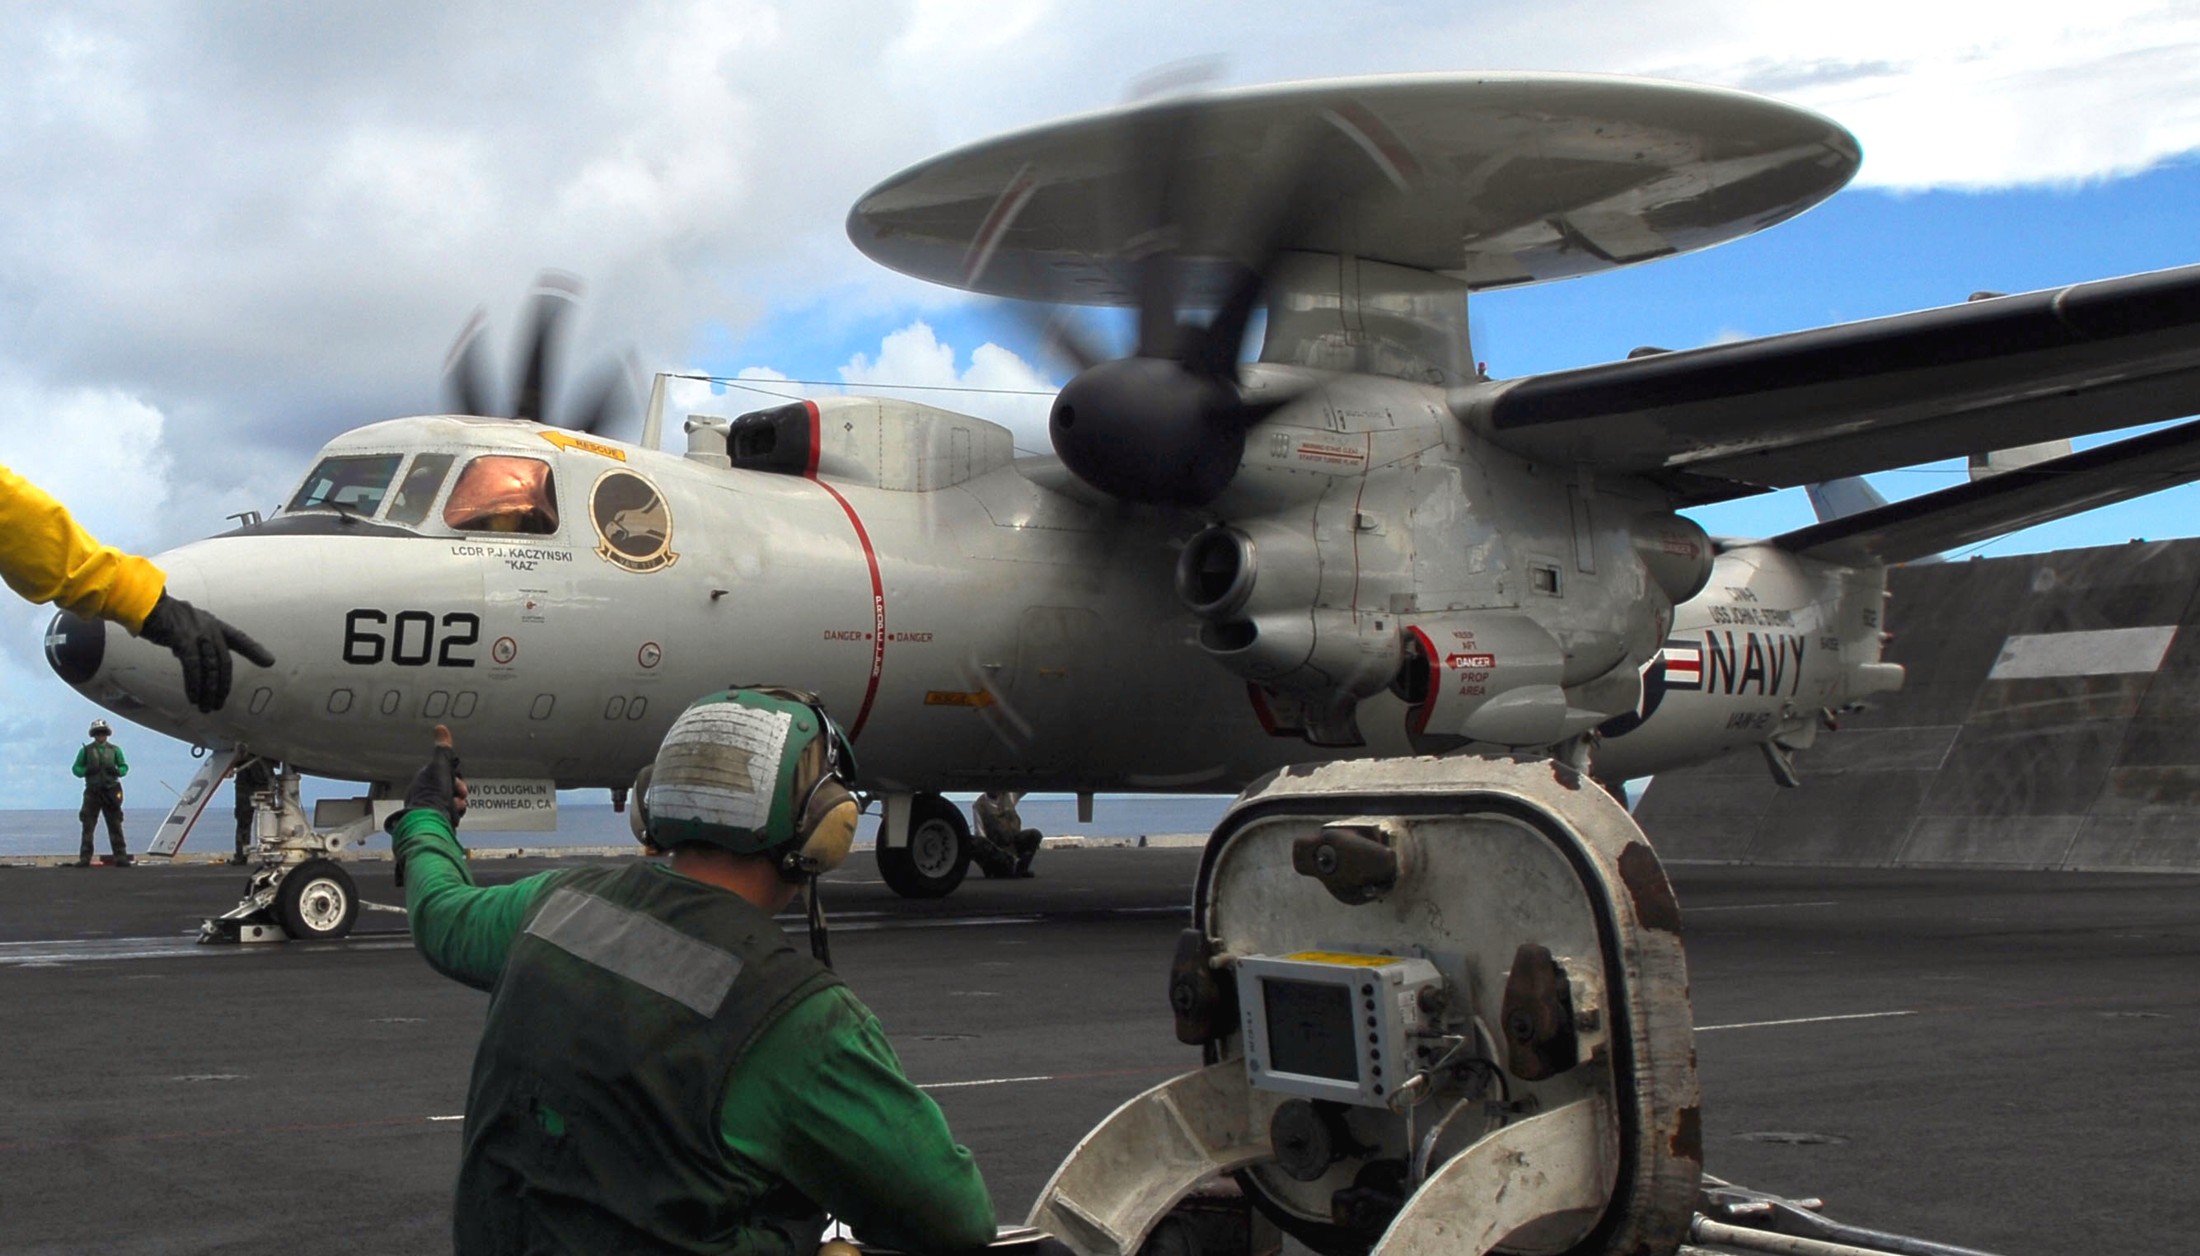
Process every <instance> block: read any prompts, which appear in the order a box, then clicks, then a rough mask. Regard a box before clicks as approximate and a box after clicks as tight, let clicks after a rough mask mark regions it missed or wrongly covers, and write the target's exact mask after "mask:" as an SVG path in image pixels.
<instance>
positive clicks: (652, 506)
mask: <svg viewBox="0 0 2200 1256" xmlns="http://www.w3.org/2000/svg"><path fill="white" fill-rule="evenodd" d="M588 519H589V522H590V523H592V524H594V525H595V528H596V540H597V545H596V557H598V558H601V559H603V560H604V561H605V562H607V563H610V564H612V565H613V566H616V567H623V568H625V569H626V570H628V571H637V572H650V571H661V570H663V569H664V568H666V567H670V566H671V565H672V564H673V563H675V562H678V561H679V559H680V556H679V555H678V554H676V553H674V552H673V551H672V507H671V506H670V505H668V504H666V502H665V496H664V494H662V493H660V492H658V491H657V486H656V485H654V484H652V483H650V482H649V481H648V480H645V479H643V478H642V477H641V476H638V475H636V474H634V473H633V472H632V471H625V470H614V471H606V472H604V473H603V474H602V475H599V476H597V477H596V484H595V487H593V488H591V489H589V490H588Z"/></svg>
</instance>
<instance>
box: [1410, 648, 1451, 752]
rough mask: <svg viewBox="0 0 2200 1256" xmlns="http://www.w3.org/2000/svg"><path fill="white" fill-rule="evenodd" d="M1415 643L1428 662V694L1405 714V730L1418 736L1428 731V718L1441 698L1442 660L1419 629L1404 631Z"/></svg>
mask: <svg viewBox="0 0 2200 1256" xmlns="http://www.w3.org/2000/svg"><path fill="white" fill-rule="evenodd" d="M1406 631H1407V632H1408V633H1410V634H1411V635H1412V637H1413V639H1414V640H1415V641H1418V642H1420V643H1421V657H1423V658H1425V659H1427V660H1428V692H1427V693H1425V694H1423V695H1421V700H1420V701H1419V702H1416V703H1414V704H1413V709H1412V710H1411V711H1408V712H1406V729H1407V731H1409V732H1411V733H1413V734H1414V735H1415V736H1419V735H1420V734H1422V733H1425V732H1427V731H1428V721H1429V717H1430V716H1432V715H1434V714H1436V700H1437V699H1438V698H1440V697H1442V696H1443V693H1444V690H1443V684H1444V660H1443V659H1442V658H1441V657H1439V656H1438V655H1437V653H1436V643H1435V642H1433V641H1430V640H1429V639H1428V634H1427V633H1425V632H1422V631H1421V630H1420V629H1419V628H1408V629H1406Z"/></svg>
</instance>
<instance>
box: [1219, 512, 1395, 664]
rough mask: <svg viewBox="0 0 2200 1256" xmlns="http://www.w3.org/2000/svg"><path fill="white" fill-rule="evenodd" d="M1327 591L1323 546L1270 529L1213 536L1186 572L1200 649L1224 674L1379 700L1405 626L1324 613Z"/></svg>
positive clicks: (1249, 527) (1226, 530)
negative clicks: (1322, 595) (1322, 597)
mask: <svg viewBox="0 0 2200 1256" xmlns="http://www.w3.org/2000/svg"><path fill="white" fill-rule="evenodd" d="M1320 581H1321V560H1320V555H1319V554H1318V552H1317V551H1316V547H1315V543H1314V540H1313V539H1312V538H1311V537H1309V536H1307V535H1306V534H1305V533H1304V532H1300V531H1294V530H1292V529H1288V528H1284V527H1282V526H1279V525H1277V524H1274V523H1269V522H1266V521H1255V522H1252V523H1248V524H1242V525H1217V526H1215V527H1211V528H1208V529H1207V530H1206V531H1204V532H1201V533H1200V534H1199V535H1197V536H1195V537H1193V538H1192V539H1191V541H1190V542H1189V543H1187V544H1186V545H1185V547H1184V553H1183V554H1182V555H1181V556H1180V557H1179V558H1178V560H1177V566H1176V591H1177V596H1178V597H1180V598H1182V599H1183V601H1184V605H1185V606H1186V607H1187V608H1189V609H1190V610H1191V612H1192V614H1194V615H1196V616H1198V617H1199V618H1200V620H1201V621H1203V622H1202V623H1201V625H1200V629H1199V645H1200V648H1201V649H1203V650H1205V651H1207V653H1208V654H1210V655H1212V656H1213V657H1214V659H1215V660H1216V661H1217V662H1219V663H1221V664H1222V665H1223V666H1224V667H1227V668H1229V669H1230V670H1231V671H1233V672H1235V673H1237V674H1238V675H1240V676H1243V677H1244V678H1245V679H1247V680H1250V681H1254V682H1257V683H1259V684H1263V685H1268V686H1271V687H1273V688H1277V689H1283V690H1292V691H1297V692H1302V693H1315V694H1321V695H1323V696H1324V697H1326V698H1328V699H1331V700H1335V701H1351V700H1356V699H1359V698H1364V697H1366V696H1368V695H1369V694H1372V693H1376V692H1379V691H1380V690H1381V689H1382V688H1383V687H1384V686H1385V685H1388V684H1389V683H1390V681H1391V678H1392V677H1394V676H1396V675H1397V672H1398V663H1399V659H1400V657H1401V653H1400V651H1401V647H1400V645H1399V641H1398V632H1397V625H1396V621H1395V620H1392V619H1390V618H1389V617H1388V616H1384V617H1380V618H1379V619H1377V618H1371V617H1370V616H1368V615H1366V614H1364V613H1358V614H1356V613H1354V612H1353V611H1351V610H1350V609H1347V608H1334V609H1333V608H1328V607H1322V606H1317V605H1315V595H1316V593H1317V591H1318V588H1319V585H1320Z"/></svg>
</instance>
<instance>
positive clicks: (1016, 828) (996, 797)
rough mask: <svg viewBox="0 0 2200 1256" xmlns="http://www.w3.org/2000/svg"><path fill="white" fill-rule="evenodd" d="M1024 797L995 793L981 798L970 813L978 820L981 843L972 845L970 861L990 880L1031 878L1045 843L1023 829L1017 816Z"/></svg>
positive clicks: (1034, 832)
mask: <svg viewBox="0 0 2200 1256" xmlns="http://www.w3.org/2000/svg"><path fill="white" fill-rule="evenodd" d="M1022 798H1023V795H1022V794H1020V793H1016V792H1014V791H1011V790H1005V789H996V790H993V791H990V792H988V793H983V794H980V795H978V798H977V801H975V802H973V803H971V804H970V812H971V814H972V815H975V816H976V817H977V818H978V832H977V838H978V840H977V841H975V842H973V843H971V852H970V857H971V859H972V860H974V861H976V863H977V865H978V867H979V869H980V870H981V871H983V872H984V873H985V874H986V875H987V876H989V877H1028V876H1030V875H1032V873H1031V861H1032V858H1033V857H1034V856H1036V855H1037V854H1038V853H1039V843H1040V841H1041V840H1043V838H1042V835H1041V834H1040V832H1039V830H1037V829H1027V828H1025V827H1024V819H1023V817H1022V816H1020V815H1018V814H1017V813H1016V804H1017V802H1018V801H1019V800H1021V799H1022Z"/></svg>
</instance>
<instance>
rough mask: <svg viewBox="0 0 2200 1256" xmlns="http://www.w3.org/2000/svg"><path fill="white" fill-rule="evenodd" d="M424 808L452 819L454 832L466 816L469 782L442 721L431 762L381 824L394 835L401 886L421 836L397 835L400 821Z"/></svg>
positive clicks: (392, 836) (437, 732)
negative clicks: (408, 859)
mask: <svg viewBox="0 0 2200 1256" xmlns="http://www.w3.org/2000/svg"><path fill="white" fill-rule="evenodd" d="M423 809H424V810H428V811H435V812H439V813H441V814H442V816H443V818H444V819H446V820H449V821H450V822H451V829H452V830H453V832H456V830H457V829H458V822H459V820H461V819H462V818H464V817H465V815H466V781H465V778H463V777H461V776H460V775H459V774H458V748H457V747H456V746H454V745H453V744H452V742H451V730H450V729H449V728H448V727H446V726H445V725H442V724H438V725H436V726H435V748H434V749H433V750H430V751H429V752H428V761H427V762H426V763H423V764H421V765H420V770H419V771H418V772H415V773H413V778H412V785H411V786H410V787H408V788H407V789H406V790H405V805H404V807H403V808H402V809H400V810H398V811H396V812H394V813H392V814H391V816H390V818H389V819H388V820H386V821H384V822H383V824H382V827H383V829H384V830H385V831H387V832H388V833H389V834H390V835H391V841H392V846H393V847H394V850H395V853H396V855H397V884H398V885H399V886H400V887H402V886H403V885H404V884H405V858H406V856H407V855H409V854H410V853H411V850H410V848H411V847H412V846H414V845H415V844H416V843H417V841H418V838H417V837H415V838H414V839H413V840H410V841H408V840H407V839H406V838H404V837H400V836H398V835H397V821H398V818H399V817H401V816H403V815H404V814H405V813H406V812H409V811H415V810H423Z"/></svg>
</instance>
